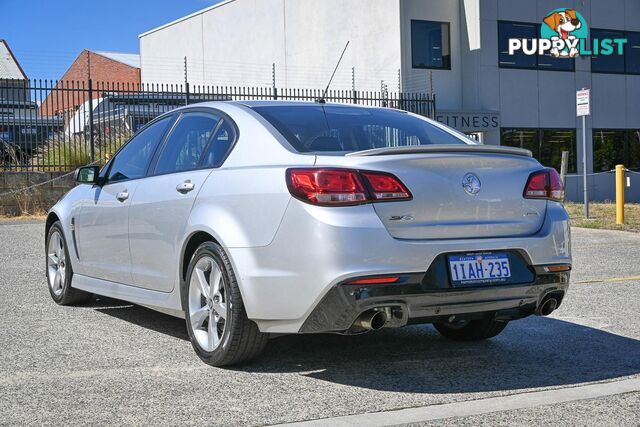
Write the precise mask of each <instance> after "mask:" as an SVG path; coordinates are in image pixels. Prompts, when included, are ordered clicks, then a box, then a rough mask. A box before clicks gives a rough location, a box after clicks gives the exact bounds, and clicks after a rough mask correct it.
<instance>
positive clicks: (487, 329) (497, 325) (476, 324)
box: [433, 319, 509, 341]
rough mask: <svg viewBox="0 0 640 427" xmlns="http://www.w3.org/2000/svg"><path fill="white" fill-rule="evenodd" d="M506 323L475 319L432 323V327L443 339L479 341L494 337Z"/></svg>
mask: <svg viewBox="0 0 640 427" xmlns="http://www.w3.org/2000/svg"><path fill="white" fill-rule="evenodd" d="M508 323H509V322H502V321H497V320H494V319H477V320H468V321H461V322H460V323H444V322H443V323H434V324H433V326H434V327H435V328H436V330H437V331H438V332H440V333H441V334H442V335H443V336H444V337H446V338H449V339H452V340H455V341H480V340H486V339H489V338H493V337H495V336H496V335H498V334H499V333H500V332H502V331H503V330H504V328H506V327H507V324H508Z"/></svg>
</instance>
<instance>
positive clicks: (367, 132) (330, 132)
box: [254, 105, 465, 153]
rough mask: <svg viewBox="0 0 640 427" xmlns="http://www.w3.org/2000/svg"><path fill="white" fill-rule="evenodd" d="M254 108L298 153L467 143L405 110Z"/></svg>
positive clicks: (331, 107)
mask: <svg viewBox="0 0 640 427" xmlns="http://www.w3.org/2000/svg"><path fill="white" fill-rule="evenodd" d="M254 110H255V111H256V112H257V113H259V114H260V115H261V116H263V117H264V118H265V119H266V120H267V121H268V122H269V123H271V124H272V125H273V126H274V127H275V128H276V129H277V130H278V131H279V132H280V133H282V135H283V136H284V137H285V138H286V139H287V140H288V141H289V143H290V144H291V145H292V146H293V147H294V148H295V149H296V150H297V151H299V152H345V153H348V152H353V151H361V150H369V149H373V148H386V147H405V146H412V145H431V144H464V143H465V142H464V141H463V140H462V139H460V138H458V137H457V136H454V135H453V134H451V133H449V132H447V131H445V130H443V129H441V128H439V127H437V126H434V125H432V124H431V123H429V122H427V121H426V120H422V119H420V118H418V117H414V116H411V115H409V114H407V113H404V112H402V111H396V110H385V109H380V108H360V107H349V106H336V105H330V106H323V105H296V106H291V105H287V106H284V105H283V106H262V107H254Z"/></svg>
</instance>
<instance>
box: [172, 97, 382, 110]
mask: <svg viewBox="0 0 640 427" xmlns="http://www.w3.org/2000/svg"><path fill="white" fill-rule="evenodd" d="M223 105H237V106H244V107H249V108H254V107H276V106H278V107H283V106H290V107H293V106H295V107H313V106H319V105H323V106H325V107H352V108H364V109H383V108H384V107H377V106H371V105H359V104H346V103H337V102H327V103H318V102H315V101H283V100H273V99H270V100H255V101H254V100H252V101H205V102H199V103H196V104H190V105H188V106H185V107H180V109H184V108H189V107H192V108H193V107H196V108H197V107H211V108H219V107H221V106H223ZM385 109H386V108H385Z"/></svg>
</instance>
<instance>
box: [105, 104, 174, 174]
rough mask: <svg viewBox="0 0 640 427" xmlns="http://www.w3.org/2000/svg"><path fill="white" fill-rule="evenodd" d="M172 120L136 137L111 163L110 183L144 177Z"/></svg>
mask: <svg viewBox="0 0 640 427" xmlns="http://www.w3.org/2000/svg"><path fill="white" fill-rule="evenodd" d="M172 120H173V116H168V117H165V118H163V119H160V120H159V121H157V122H155V123H153V124H152V125H150V126H149V127H147V128H145V129H143V130H142V131H141V132H140V133H138V134H137V135H135V136H134V137H133V139H131V141H129V142H128V143H127V145H125V146H124V147H123V148H122V150H120V151H119V152H118V154H117V155H116V157H115V158H114V159H113V161H112V162H111V166H110V168H109V176H108V181H109V182H115V181H123V180H127V179H137V178H142V177H144V176H145V174H146V171H147V166H148V165H149V161H150V160H151V157H152V156H153V154H154V152H155V151H156V148H157V147H158V144H159V143H160V141H161V140H162V137H163V136H164V134H165V132H166V131H167V128H168V127H169V124H170V123H171V121H172Z"/></svg>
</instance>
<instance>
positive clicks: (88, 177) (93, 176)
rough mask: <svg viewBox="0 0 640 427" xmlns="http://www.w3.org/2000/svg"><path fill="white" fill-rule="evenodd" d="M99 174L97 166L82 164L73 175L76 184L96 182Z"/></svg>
mask: <svg viewBox="0 0 640 427" xmlns="http://www.w3.org/2000/svg"><path fill="white" fill-rule="evenodd" d="M99 174H100V167H99V166H83V167H81V168H78V169H76V172H75V174H74V176H75V179H76V182H77V183H78V184H97V183H98V175H99Z"/></svg>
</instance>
